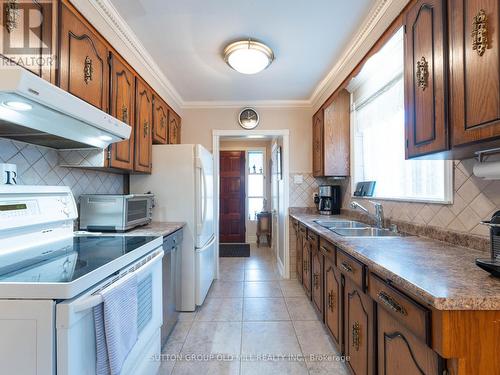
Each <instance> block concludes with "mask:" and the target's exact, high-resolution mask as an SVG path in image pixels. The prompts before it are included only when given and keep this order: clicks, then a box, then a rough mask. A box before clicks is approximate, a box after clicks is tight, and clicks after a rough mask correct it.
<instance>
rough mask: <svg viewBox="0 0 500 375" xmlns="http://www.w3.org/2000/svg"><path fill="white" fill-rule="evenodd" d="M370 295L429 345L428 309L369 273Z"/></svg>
mask: <svg viewBox="0 0 500 375" xmlns="http://www.w3.org/2000/svg"><path fill="white" fill-rule="evenodd" d="M370 296H371V297H372V299H373V300H374V301H376V302H377V303H378V304H379V306H382V307H383V308H384V309H385V310H387V311H388V312H389V314H391V315H392V316H393V317H394V318H396V319H398V320H399V321H400V322H401V323H402V324H403V325H405V326H406V327H407V328H408V329H409V330H410V331H412V332H413V333H414V334H415V335H416V336H417V337H418V338H420V339H421V340H423V341H424V342H425V343H426V344H427V345H430V344H431V342H430V340H431V335H430V332H431V331H430V328H431V327H430V311H429V310H428V309H426V308H425V307H424V306H422V305H420V304H419V303H417V302H415V301H414V300H412V299H411V298H410V297H408V296H406V295H405V294H403V293H402V292H400V291H399V290H397V289H396V288H394V287H392V286H390V285H389V284H388V283H387V282H385V281H384V280H382V279H381V278H380V277H378V276H376V275H374V274H373V273H372V274H370Z"/></svg>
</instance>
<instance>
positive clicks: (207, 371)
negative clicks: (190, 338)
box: [172, 360, 240, 375]
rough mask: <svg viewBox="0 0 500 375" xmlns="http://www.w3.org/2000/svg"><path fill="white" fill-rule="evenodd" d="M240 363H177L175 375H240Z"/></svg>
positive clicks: (214, 361)
mask: <svg viewBox="0 0 500 375" xmlns="http://www.w3.org/2000/svg"><path fill="white" fill-rule="evenodd" d="M239 373H240V361H237V360H234V361H216V360H212V361H199V360H198V361H177V362H176V363H175V366H174V370H173V372H172V374H173V375H239Z"/></svg>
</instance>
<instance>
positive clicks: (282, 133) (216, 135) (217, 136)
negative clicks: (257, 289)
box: [212, 129, 290, 279]
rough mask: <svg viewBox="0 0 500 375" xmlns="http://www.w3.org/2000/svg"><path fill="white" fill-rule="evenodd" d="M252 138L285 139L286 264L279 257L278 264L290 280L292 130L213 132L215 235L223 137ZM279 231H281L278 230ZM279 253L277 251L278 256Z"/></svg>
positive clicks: (217, 253) (282, 272)
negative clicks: (289, 215) (289, 213)
mask: <svg viewBox="0 0 500 375" xmlns="http://www.w3.org/2000/svg"><path fill="white" fill-rule="evenodd" d="M249 136H250V137H251V138H260V137H266V138H269V137H282V138H283V147H282V153H281V160H282V163H283V165H282V176H283V185H284V188H283V194H284V197H283V206H284V207H283V210H284V212H285V213H286V215H285V222H284V229H285V230H284V234H283V237H284V239H283V241H282V244H283V246H284V255H285V259H284V263H282V262H281V261H280V259H279V256H276V262H277V264H278V268H279V271H280V274H281V276H282V277H283V278H285V279H289V278H290V252H289V249H290V246H289V230H290V228H289V220H288V218H287V217H288V208H289V200H290V197H289V179H290V162H289V151H290V148H289V144H290V130H288V129H280V130H244V129H241V130H212V152H213V156H214V213H215V218H214V220H215V229H214V231H215V233H219V184H220V181H219V177H218V176H219V175H220V159H219V158H220V151H221V150H220V140H221V138H223V137H249ZM277 230H279V229H277ZM278 253H279V251H276V254H278ZM216 256H217V262H216V275H217V278H219V261H218V260H219V236H217V238H216Z"/></svg>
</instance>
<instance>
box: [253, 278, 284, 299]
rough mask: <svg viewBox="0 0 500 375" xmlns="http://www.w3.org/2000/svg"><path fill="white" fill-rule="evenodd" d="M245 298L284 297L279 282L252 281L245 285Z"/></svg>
mask: <svg viewBox="0 0 500 375" xmlns="http://www.w3.org/2000/svg"><path fill="white" fill-rule="evenodd" d="M243 296H244V297H282V296H283V295H282V294H281V287H280V284H279V283H278V282H277V281H250V282H245V284H244V292H243Z"/></svg>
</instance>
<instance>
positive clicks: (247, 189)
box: [244, 147, 268, 222]
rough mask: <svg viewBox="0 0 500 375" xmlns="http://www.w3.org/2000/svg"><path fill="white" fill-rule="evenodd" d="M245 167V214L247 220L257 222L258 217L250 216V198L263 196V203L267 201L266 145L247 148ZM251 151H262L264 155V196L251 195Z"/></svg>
mask: <svg viewBox="0 0 500 375" xmlns="http://www.w3.org/2000/svg"><path fill="white" fill-rule="evenodd" d="M244 151H245V168H246V171H245V180H246V182H245V185H246V186H245V197H246V198H245V199H246V202H245V206H246V212H245V215H246V218H247V221H252V222H256V221H257V218H251V217H250V203H249V199H250V198H262V199H263V203H264V202H266V201H267V194H266V193H267V189H266V187H267V181H266V180H267V179H266V176H267V169H268V166H267V165H266V164H267V155H266V151H267V149H266V148H265V147H247V148H246V149H245V150H244ZM250 152H262V157H263V161H262V176H263V177H264V179H263V186H262V188H263V190H262V193H263V196H250V195H249V193H248V191H249V183H250V179H249V178H248V176H250V175H252V174H253V173H250V165H249V162H250V158H249V156H248V154H249V153H250ZM256 175H260V173H256Z"/></svg>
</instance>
